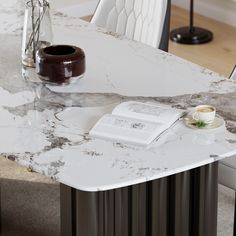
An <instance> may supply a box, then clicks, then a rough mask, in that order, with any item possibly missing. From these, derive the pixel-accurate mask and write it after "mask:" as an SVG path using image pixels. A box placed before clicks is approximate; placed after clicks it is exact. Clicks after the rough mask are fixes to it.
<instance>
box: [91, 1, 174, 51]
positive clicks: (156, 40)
mask: <svg viewBox="0 0 236 236" xmlns="http://www.w3.org/2000/svg"><path fill="white" fill-rule="evenodd" d="M169 18H170V0H100V2H99V4H98V6H97V9H96V11H95V13H94V16H93V18H92V20H91V22H92V23H95V24H96V25H98V26H101V27H104V28H106V29H107V30H108V31H111V32H115V33H118V34H120V35H125V36H126V37H127V38H129V39H133V40H136V41H140V42H142V43H145V44H148V45H150V46H153V47H156V48H160V49H162V50H165V51H167V50H168V39H169Z"/></svg>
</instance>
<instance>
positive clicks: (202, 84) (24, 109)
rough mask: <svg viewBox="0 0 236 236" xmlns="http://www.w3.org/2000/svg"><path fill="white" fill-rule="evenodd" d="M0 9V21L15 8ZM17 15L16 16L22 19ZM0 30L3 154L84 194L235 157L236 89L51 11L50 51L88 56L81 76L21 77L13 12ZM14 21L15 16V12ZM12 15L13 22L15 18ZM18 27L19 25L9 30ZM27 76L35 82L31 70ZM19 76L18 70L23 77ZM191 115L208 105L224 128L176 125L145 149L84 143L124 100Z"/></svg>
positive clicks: (176, 60)
mask: <svg viewBox="0 0 236 236" xmlns="http://www.w3.org/2000/svg"><path fill="white" fill-rule="evenodd" d="M14 3H15V5H14V7H13V8H11V7H10V6H9V5H7V4H5V5H4V4H3V3H1V4H3V5H1V6H2V8H1V10H0V16H1V17H3V16H4V17H5V12H6V11H8V12H10V10H13V9H14V8H17V9H18V5H17V4H19V2H18V1H15V2H14ZM19 12H20V11H19ZM11 14H12V16H11V17H12V19H11V21H9V22H12V25H11V26H12V27H13V26H15V27H16V28H15V29H13V28H11V27H9V28H8V27H6V24H5V23H4V22H5V21H4V22H3V23H2V25H3V26H2V27H1V28H0V30H1V31H0V40H1V42H2V43H1V46H0V51H1V55H4V57H1V58H0V117H1V118H0V155H3V156H5V157H6V158H8V159H11V160H13V161H16V162H18V163H20V164H22V165H25V166H27V167H30V168H32V169H33V170H34V171H37V172H39V173H42V174H44V175H47V176H50V177H52V178H53V179H56V180H58V181H59V182H61V183H64V184H67V185H69V186H72V187H74V188H77V189H81V190H85V191H99V190H107V189H113V188H118V187H123V186H128V185H131V184H136V183H141V182H144V181H148V180H153V179H157V178H161V177H164V176H168V175H171V174H175V173H179V172H181V171H185V170H189V169H191V168H195V167H198V166H201V165H204V164H208V163H211V162H213V161H216V160H219V159H221V158H224V157H226V156H232V155H234V154H235V153H236V135H235V133H236V109H235V105H234V104H235V103H236V93H235V91H236V83H235V82H234V81H229V80H227V79H226V78H224V77H222V76H220V75H218V74H216V73H214V72H212V71H210V70H207V69H205V68H202V67H199V66H197V65H195V64H193V63H190V62H187V61H185V60H183V59H180V58H178V57H175V56H173V55H171V54H167V53H165V52H162V51H159V50H156V49H154V48H151V47H148V46H145V45H143V44H140V43H137V42H132V41H129V40H127V39H125V38H123V37H120V36H118V35H113V34H111V33H109V32H106V31H105V30H104V29H101V28H97V27H96V26H94V25H92V24H88V23H85V22H83V21H81V20H79V19H78V18H76V17H69V16H66V15H63V14H61V13H53V24H54V36H55V42H56V43H67V44H75V45H79V46H80V47H82V48H83V49H84V50H85V52H86V62H87V68H86V74H85V76H84V78H83V79H81V80H79V81H78V82H76V83H74V84H72V85H69V86H49V85H43V84H42V83H33V82H31V81H30V80H28V79H27V78H26V79H23V77H22V66H21V61H20V48H21V35H20V33H19V32H20V31H18V30H17V29H18V25H19V24H20V20H19V19H18V11H16V12H15V13H14V12H13V11H12V12H11ZM19 14H20V13H19ZM13 15H14V16H15V18H14V17H13ZM14 22H18V23H14ZM27 71H28V72H30V75H29V77H30V78H31V77H32V76H35V75H34V70H29V69H26V72H27ZM23 72H24V73H25V71H23ZM128 100H137V101H143V102H147V101H148V102H159V103H163V104H167V105H170V106H172V107H178V108H182V109H188V108H190V107H194V106H196V105H199V104H212V105H214V106H215V107H216V108H217V113H218V114H219V115H220V116H222V117H223V118H224V119H225V121H226V127H221V128H219V129H217V130H208V131H207V130H192V129H189V128H187V127H186V126H185V125H184V123H183V121H179V122H178V123H177V124H176V125H175V126H174V127H173V128H171V129H170V130H169V131H168V133H167V134H166V135H164V136H162V137H161V138H160V139H159V140H158V141H156V142H155V143H153V144H152V145H151V146H150V147H148V148H143V147H139V146H134V145H130V144H126V143H121V142H116V141H113V142H112V141H104V140H99V139H94V138H91V137H90V136H89V135H88V132H89V130H90V129H91V127H92V126H93V125H94V124H95V123H96V121H97V120H98V119H99V118H100V117H101V116H102V115H103V114H105V113H109V112H111V110H112V109H113V108H114V106H115V105H117V104H118V103H120V102H122V101H128Z"/></svg>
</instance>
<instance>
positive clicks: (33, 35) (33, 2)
mask: <svg viewBox="0 0 236 236" xmlns="http://www.w3.org/2000/svg"><path fill="white" fill-rule="evenodd" d="M51 44H52V24H51V17H50V6H49V2H48V1H46V0H30V1H28V2H27V3H26V7H25V18H24V26H23V36H22V64H23V65H24V66H28V67H35V61H36V60H35V55H36V52H37V50H39V49H40V48H43V47H47V46H49V45H51Z"/></svg>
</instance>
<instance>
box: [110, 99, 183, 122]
mask: <svg viewBox="0 0 236 236" xmlns="http://www.w3.org/2000/svg"><path fill="white" fill-rule="evenodd" d="M112 114H114V115H119V116H125V117H130V118H136V119H142V120H147V121H152V122H159V123H165V124H168V125H171V124H172V123H174V122H175V121H176V120H178V118H180V117H181V116H182V115H183V114H184V111H182V110H180V109H175V108H172V107H170V106H165V105H162V104H154V103H142V102H135V101H129V102H123V103H121V104H119V105H118V106H116V107H115V108H114V109H113V111H112Z"/></svg>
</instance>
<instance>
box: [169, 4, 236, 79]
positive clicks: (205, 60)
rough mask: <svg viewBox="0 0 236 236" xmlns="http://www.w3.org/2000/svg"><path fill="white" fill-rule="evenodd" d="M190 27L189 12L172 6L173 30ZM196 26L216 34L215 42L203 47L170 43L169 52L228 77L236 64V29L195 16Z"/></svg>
mask: <svg viewBox="0 0 236 236" xmlns="http://www.w3.org/2000/svg"><path fill="white" fill-rule="evenodd" d="M187 25H188V11H186V10H183V9H181V8H178V7H176V6H172V12H171V29H175V28H178V27H181V26H187ZM195 25H196V26H200V27H204V28H206V29H209V30H211V31H212V32H213V33H214V40H213V41H212V42H210V43H206V44H202V45H181V44H177V43H174V42H170V46H169V51H170V52H171V53H173V54H175V55H177V56H180V57H182V58H185V59H187V60H189V61H192V62H194V63H196V64H199V65H202V66H204V67H206V68H209V69H211V70H213V71H216V72H218V73H220V74H222V75H225V76H226V77H228V76H229V75H230V72H231V71H232V69H233V68H234V65H235V64H236V28H235V27H232V26H229V25H226V24H223V23H220V22H217V21H215V20H211V19H209V18H207V17H204V16H200V15H197V14H195Z"/></svg>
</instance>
